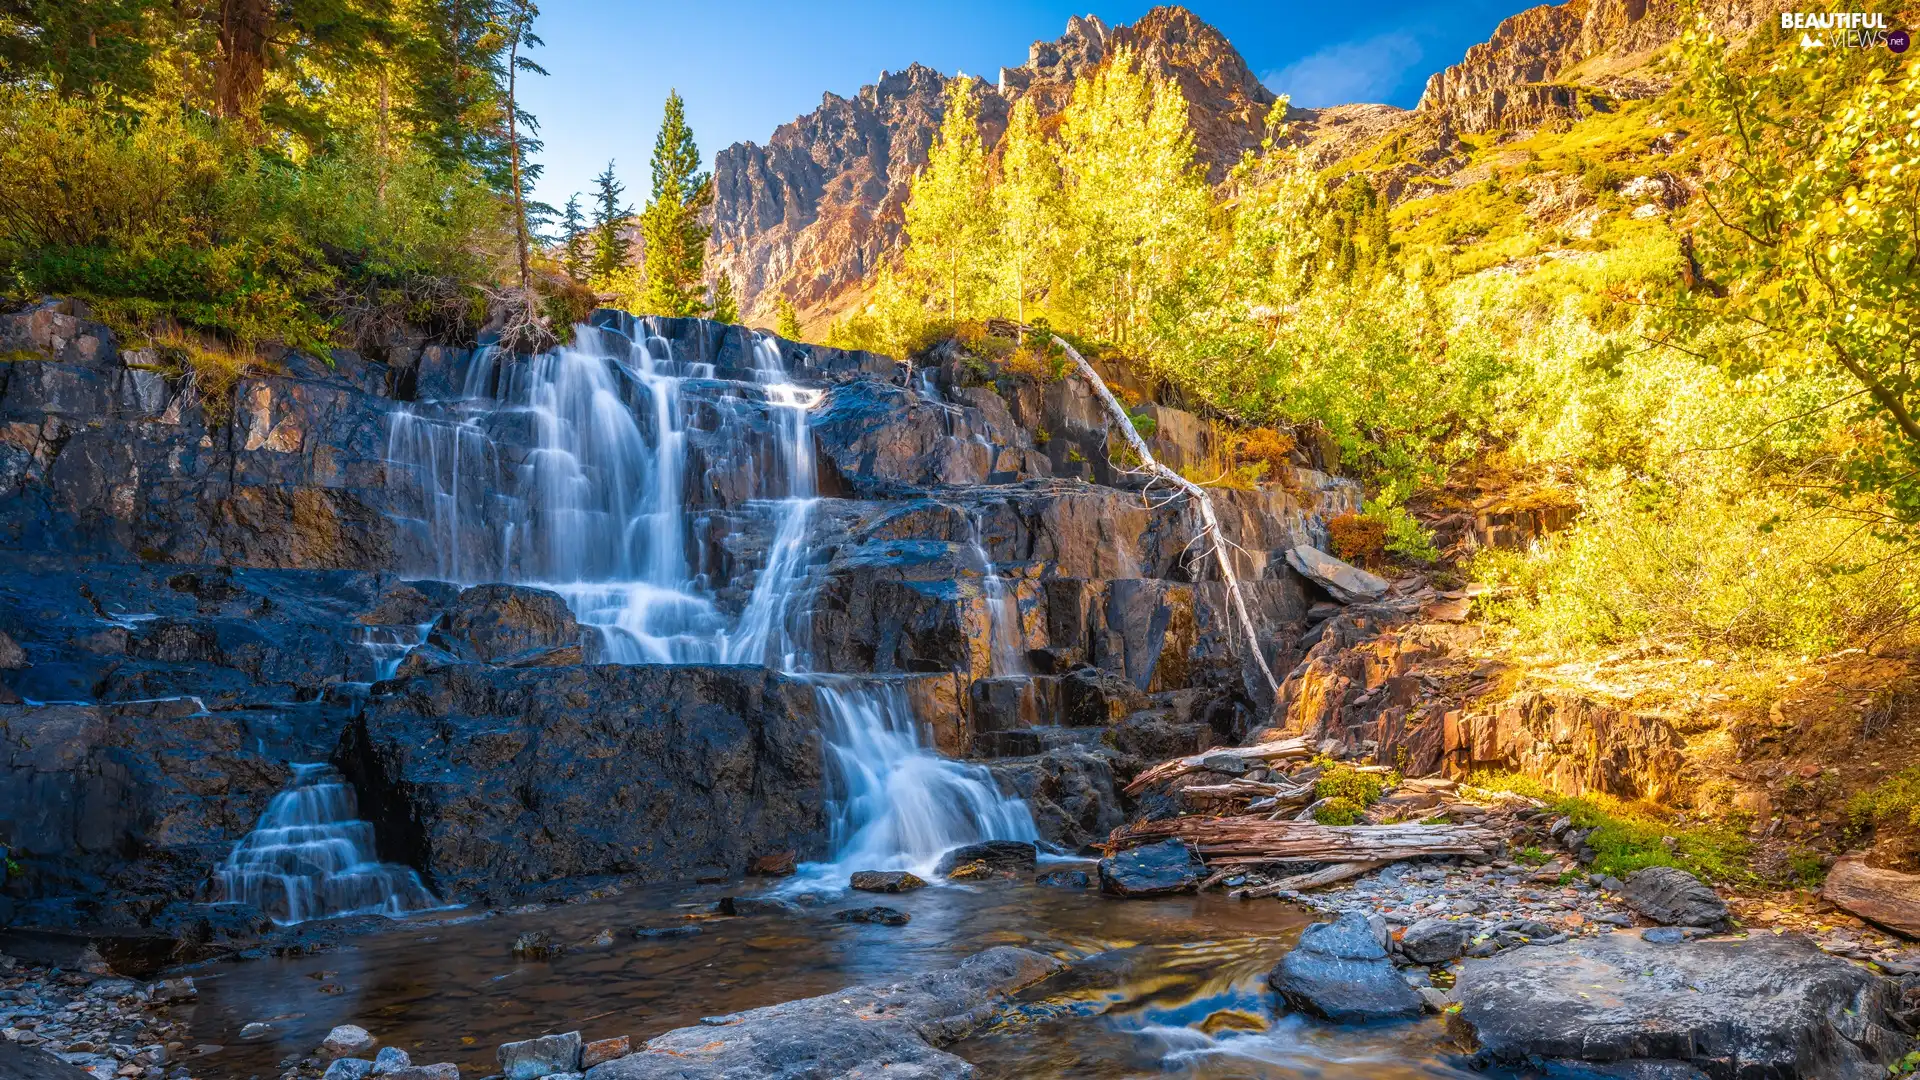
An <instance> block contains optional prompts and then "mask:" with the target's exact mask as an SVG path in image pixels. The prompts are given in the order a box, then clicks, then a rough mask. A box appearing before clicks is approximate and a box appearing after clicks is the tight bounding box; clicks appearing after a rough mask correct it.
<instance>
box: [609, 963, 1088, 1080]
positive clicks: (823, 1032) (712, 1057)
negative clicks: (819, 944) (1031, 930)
mask: <svg viewBox="0 0 1920 1080" xmlns="http://www.w3.org/2000/svg"><path fill="white" fill-rule="evenodd" d="M1064 967H1065V965H1064V964H1063V963H1062V962H1060V961H1059V960H1056V959H1054V958H1052V957H1049V956H1042V955H1041V954H1039V953H1036V952H1030V951H1028V950H1026V949H1016V948H1012V947H1010V946H1002V947H1000V948H995V949H988V950H987V951H986V952H983V953H979V954H977V955H975V956H972V957H969V958H968V959H967V960H965V961H963V962H961V963H960V964H959V965H958V966H956V967H953V968H949V969H947V970H945V971H935V972H929V973H927V974H924V975H917V976H915V977H913V978H910V979H906V980H903V981H901V982H897V983H893V984H891V985H887V986H855V987H850V988H848V989H846V990H841V991H837V992H835V993H831V994H824V995H822V996H820V997H814V998H805V999H802V1000H800V1001H789V1002H786V1003H785V1004H781V1005H772V1006H769V1007H767V1008H764V1009H753V1010H751V1011H749V1012H743V1013H732V1014H729V1015H726V1016H715V1017H709V1018H707V1019H706V1020H704V1021H702V1022H701V1024H700V1025H699V1026H697V1027H686V1028H680V1029H678V1030H676V1031H669V1032H667V1033H666V1034H665V1035H661V1036H659V1037H658V1038H655V1039H651V1040H649V1041H648V1042H647V1045H646V1046H645V1047H644V1048H643V1049H641V1050H640V1052H638V1053H635V1054H629V1055H627V1056H626V1057H623V1058H620V1059H618V1060H615V1061H610V1062H607V1063H606V1064H604V1065H597V1066H595V1067H594V1068H592V1069H590V1070H588V1072H587V1080H732V1078H735V1077H754V1078H756V1080H803V1078H804V1080H812V1078H816V1077H842V1076H869V1075H870V1076H882V1075H884V1076H901V1077H909V1076H925V1077H935V1076H966V1075H970V1074H971V1073H972V1071H973V1070H972V1067H971V1066H970V1065H968V1064H967V1063H966V1062H964V1061H962V1060H960V1059H959V1058H957V1057H954V1056H953V1055H951V1054H948V1053H945V1052H943V1051H941V1050H940V1049H938V1047H942V1046H945V1045H947V1044H949V1043H952V1042H954V1041H956V1040H958V1039H961V1038H964V1037H966V1036H967V1035H968V1034H970V1033H972V1032H973V1031H974V1030H975V1029H976V1028H978V1027H979V1026H980V1025H982V1024H984V1023H986V1022H987V1021H988V1020H990V1019H992V1017H993V1015H994V1013H995V1012H996V1011H998V1008H999V1003H1000V1001H1001V1000H1002V999H1003V998H1004V997H1005V996H1006V995H1008V994H1011V993H1014V992H1015V991H1018V990H1020V989H1023V988H1025V987H1028V986H1031V985H1033V984H1034V983H1036V982H1039V981H1040V980H1041V979H1044V978H1046V977H1047V976H1049V975H1052V974H1053V973H1055V972H1057V971H1060V970H1061V969H1062V968H1064Z"/></svg>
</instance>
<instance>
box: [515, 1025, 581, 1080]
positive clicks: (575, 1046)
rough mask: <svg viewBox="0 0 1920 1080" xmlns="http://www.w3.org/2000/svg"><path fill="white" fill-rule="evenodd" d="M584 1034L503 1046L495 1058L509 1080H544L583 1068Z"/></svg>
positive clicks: (555, 1036) (551, 1036)
mask: <svg viewBox="0 0 1920 1080" xmlns="http://www.w3.org/2000/svg"><path fill="white" fill-rule="evenodd" d="M580 1048H581V1042H580V1033H579V1032H577V1031H569V1032H567V1033H566V1034H564V1035H542V1036H541V1037H539V1038H537V1039H526V1040H523V1041H521V1042H510V1043H503V1044H501V1046H500V1049H499V1050H498V1051H496V1052H495V1054H494V1057H495V1059H496V1060H498V1061H499V1062H500V1071H501V1073H502V1074H504V1075H505V1076H506V1078H507V1080H540V1078H541V1077H544V1076H552V1075H553V1074H555V1073H570V1072H574V1071H575V1070H577V1069H579V1068H580Z"/></svg>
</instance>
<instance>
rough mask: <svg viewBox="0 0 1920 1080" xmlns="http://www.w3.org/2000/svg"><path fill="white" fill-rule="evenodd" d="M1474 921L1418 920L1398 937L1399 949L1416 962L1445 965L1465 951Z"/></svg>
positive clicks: (1470, 939) (1472, 930) (1471, 935)
mask: <svg viewBox="0 0 1920 1080" xmlns="http://www.w3.org/2000/svg"><path fill="white" fill-rule="evenodd" d="M1475 928H1476V924H1475V923H1474V922H1472V921H1471V920H1454V919H1431V918H1429V919H1421V920H1420V921H1419V922H1416V923H1414V924H1413V925H1412V926H1409V927H1407V932H1406V933H1405V934H1403V935H1401V937H1400V951H1401V952H1403V953H1405V954H1406V956H1407V959H1409V960H1411V961H1413V962H1414V963H1416V964H1444V963H1446V962H1447V961H1449V960H1451V959H1453V958H1454V957H1456V956H1459V955H1460V954H1461V953H1463V952H1465V951H1466V948H1467V944H1468V943H1469V942H1471V941H1472V940H1473V932H1474V929H1475Z"/></svg>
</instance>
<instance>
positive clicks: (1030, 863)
mask: <svg viewBox="0 0 1920 1080" xmlns="http://www.w3.org/2000/svg"><path fill="white" fill-rule="evenodd" d="M1039 856H1040V853H1039V849H1037V848H1035V847H1034V846H1033V845H1032V844H1029V843H1026V842H1025V841H1021V840H988V841H986V842H985V843H981V844H968V845H967V846H965V847H958V848H954V849H953V850H952V851H949V852H947V853H946V854H945V855H942V856H941V857H940V865H939V866H938V867H936V868H935V872H936V873H938V874H939V875H940V876H941V877H946V876H947V875H948V874H951V873H953V871H954V870H955V869H956V868H958V867H961V866H967V865H969V864H972V863H985V864H986V867H987V869H988V870H990V871H992V872H993V873H996V874H1023V873H1024V874H1031V873H1033V870H1034V867H1035V866H1037V865H1038V864H1039Z"/></svg>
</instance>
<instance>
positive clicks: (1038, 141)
mask: <svg viewBox="0 0 1920 1080" xmlns="http://www.w3.org/2000/svg"><path fill="white" fill-rule="evenodd" d="M1000 145H1001V156H1000V182H999V183H998V184H997V185H995V186H994V189H993V199H992V206H993V218H994V224H995V225H996V226H997V229H998V232H997V235H996V238H995V239H996V243H995V244H994V245H993V251H994V254H995V256H996V257H995V260H994V271H995V279H996V284H997V286H998V290H997V291H998V292H999V294H1000V296H1001V297H1002V298H1003V299H1005V300H1010V301H1012V311H1013V318H1014V321H1015V322H1016V323H1018V324H1020V325H1021V326H1025V325H1026V322H1027V302H1028V301H1029V300H1032V299H1034V298H1036V297H1038V296H1041V295H1044V294H1045V293H1046V291H1047V288H1048V285H1049V283H1050V277H1051V274H1052V271H1053V268H1054V260H1055V258H1056V257H1057V253H1058V251H1059V239H1060V221H1061V214H1062V209H1063V205H1062V193H1061V189H1060V164H1059V162H1058V161H1057V160H1056V159H1055V156H1054V151H1053V147H1052V146H1051V145H1050V144H1049V143H1048V142H1047V139H1046V136H1045V134H1043V133H1042V131H1041V130H1040V114H1039V113H1038V112H1037V111H1036V110H1035V109H1034V105H1033V99H1032V98H1021V99H1020V101H1019V102H1018V103H1017V104H1015V105H1014V107H1013V114H1012V116H1011V117H1009V118H1008V120H1007V134H1006V137H1005V139H1004V141H1003V142H1002V143H1001V144H1000Z"/></svg>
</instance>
